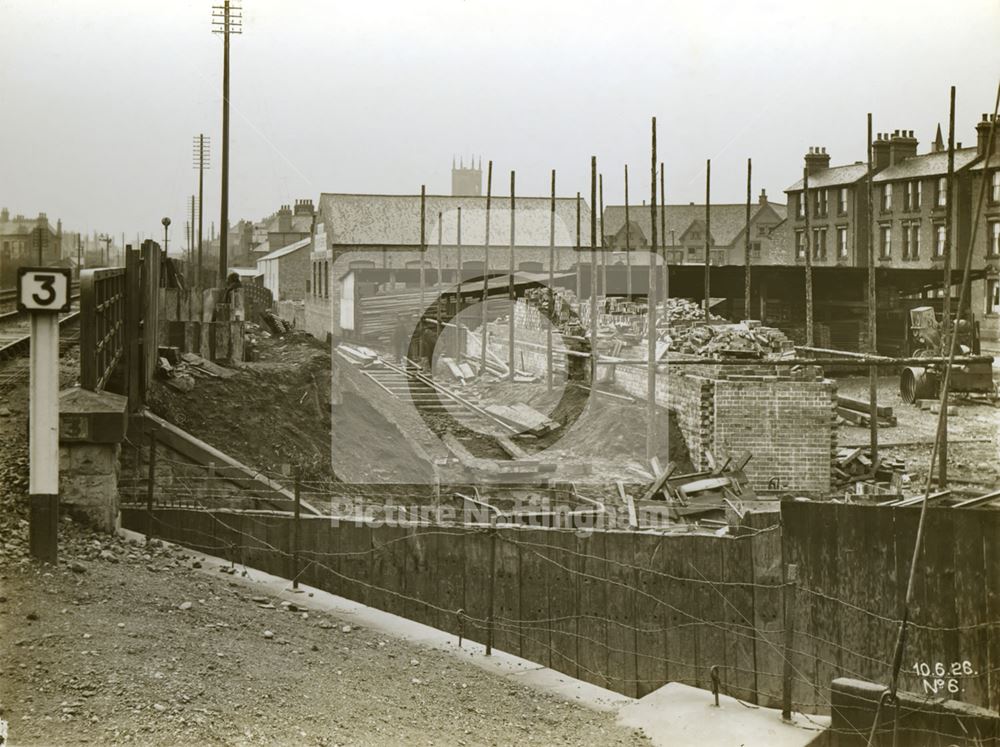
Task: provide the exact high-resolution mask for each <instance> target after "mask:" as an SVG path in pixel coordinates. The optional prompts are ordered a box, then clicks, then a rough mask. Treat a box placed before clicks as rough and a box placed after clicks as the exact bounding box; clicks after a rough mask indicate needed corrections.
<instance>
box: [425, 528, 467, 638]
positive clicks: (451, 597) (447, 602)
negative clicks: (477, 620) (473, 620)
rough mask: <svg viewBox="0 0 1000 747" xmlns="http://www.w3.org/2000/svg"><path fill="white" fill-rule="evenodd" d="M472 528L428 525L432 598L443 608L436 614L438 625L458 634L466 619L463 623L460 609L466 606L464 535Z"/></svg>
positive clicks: (441, 628) (427, 537)
mask: <svg viewBox="0 0 1000 747" xmlns="http://www.w3.org/2000/svg"><path fill="white" fill-rule="evenodd" d="M467 531H469V530H464V529H446V528H444V527H440V526H432V527H428V534H427V536H426V539H427V540H429V541H430V542H431V547H432V548H433V552H432V553H431V555H430V570H431V588H432V590H433V594H434V596H433V598H431V599H428V601H429V602H431V603H432V604H434V605H436V606H437V607H439V608H441V609H440V610H438V611H437V612H436V613H435V614H434V618H435V619H436V621H437V622H436V624H435V626H434V627H436V628H438V629H439V630H444V631H446V632H448V633H451V634H452V635H455V636H457V635H458V634H459V631H460V629H462V628H464V623H461V624H460V623H459V610H463V609H464V608H465V558H464V555H463V548H464V543H463V539H464V535H465V534H466V532H467Z"/></svg>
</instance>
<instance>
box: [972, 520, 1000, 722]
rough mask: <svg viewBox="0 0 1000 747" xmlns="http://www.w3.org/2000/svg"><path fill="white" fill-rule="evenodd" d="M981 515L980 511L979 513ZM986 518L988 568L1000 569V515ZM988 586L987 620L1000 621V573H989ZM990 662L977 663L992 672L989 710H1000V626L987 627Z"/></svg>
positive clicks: (987, 654) (985, 538)
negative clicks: (998, 538) (996, 539)
mask: <svg viewBox="0 0 1000 747" xmlns="http://www.w3.org/2000/svg"><path fill="white" fill-rule="evenodd" d="M977 513H980V512H977ZM982 513H983V516H982V517H981V521H982V522H983V534H984V540H987V541H984V543H983V545H984V546H983V553H984V555H985V556H986V558H985V560H986V565H985V567H986V568H1000V542H996V541H993V540H992V539H990V538H995V537H996V536H997V535H998V534H1000V514H998V513H996V512H982ZM984 583H985V585H986V617H987V619H988V620H991V621H993V622H996V621H997V620H1000V574H997V573H988V574H986V576H985V578H984ZM985 658H986V661H985V662H983V661H982V657H981V658H980V662H976V663H975V664H976V670H977V671H979V672H983V671H986V672H988V673H989V677H988V686H989V691H990V693H989V707H990V709H992V710H994V711H1000V627H998V626H997V625H992V626H991V627H989V628H987V641H986V657H985Z"/></svg>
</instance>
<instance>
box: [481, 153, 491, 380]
mask: <svg viewBox="0 0 1000 747" xmlns="http://www.w3.org/2000/svg"><path fill="white" fill-rule="evenodd" d="M492 198H493V161H489V162H488V163H487V165H486V236H485V237H484V239H483V303H482V306H483V321H482V329H481V330H480V332H482V341H481V342H482V349H481V350H480V351H479V374H480V375H481V376H482V375H485V374H486V344H487V342H488V340H487V329H486V325H487V324H488V323H489V302H490V203H491V202H492Z"/></svg>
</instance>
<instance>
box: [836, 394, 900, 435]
mask: <svg viewBox="0 0 1000 747" xmlns="http://www.w3.org/2000/svg"><path fill="white" fill-rule="evenodd" d="M837 416H838V417H839V418H840V421H841V422H843V423H849V424H851V425H860V426H864V427H865V428H867V427H869V426H870V425H871V403H870V402H869V401H868V400H863V399H854V398H853V397H843V396H838V397H837ZM875 416H876V417H877V418H878V424H879V425H880V426H884V427H888V428H891V427H893V426H895V425H896V416H895V415H894V414H893V411H892V408H891V407H883V406H878V407H877V408H876V410H875Z"/></svg>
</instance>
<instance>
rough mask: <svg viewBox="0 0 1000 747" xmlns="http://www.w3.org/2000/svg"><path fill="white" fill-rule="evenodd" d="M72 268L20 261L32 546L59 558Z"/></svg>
mask: <svg viewBox="0 0 1000 747" xmlns="http://www.w3.org/2000/svg"><path fill="white" fill-rule="evenodd" d="M70 281H71V276H70V270H69V269H68V268H64V267H21V268H19V269H18V271H17V309H18V311H22V312H24V311H26V312H29V313H30V314H31V387H30V400H29V409H28V415H29V422H30V429H31V435H30V439H29V456H30V460H31V461H30V467H29V469H30V476H29V487H28V493H29V501H30V513H29V520H30V526H29V549H30V551H31V556H32V557H34V558H36V559H38V560H44V561H47V562H49V563H55V562H56V559H57V549H58V542H57V534H58V527H59V314H60V313H61V312H65V311H69V308H70Z"/></svg>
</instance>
